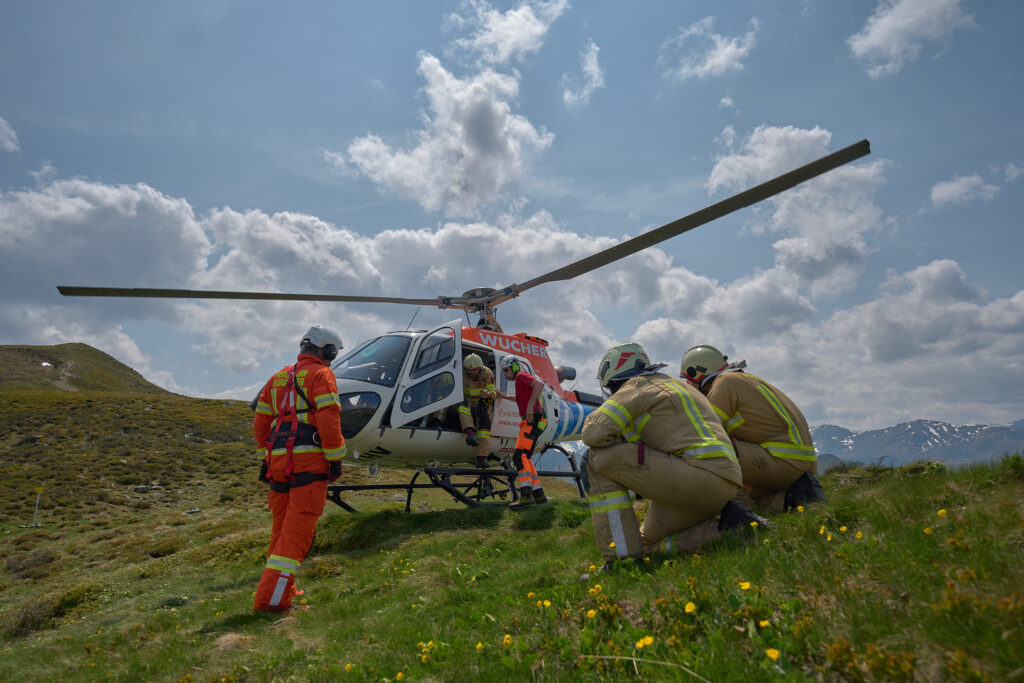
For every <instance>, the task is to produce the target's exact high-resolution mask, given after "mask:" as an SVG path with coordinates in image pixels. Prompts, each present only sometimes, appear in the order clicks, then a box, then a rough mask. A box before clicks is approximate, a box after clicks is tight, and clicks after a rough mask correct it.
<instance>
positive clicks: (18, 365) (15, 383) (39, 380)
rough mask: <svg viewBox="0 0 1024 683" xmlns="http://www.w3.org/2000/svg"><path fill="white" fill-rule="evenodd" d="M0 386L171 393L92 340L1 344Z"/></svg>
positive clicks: (9, 387)
mask: <svg viewBox="0 0 1024 683" xmlns="http://www.w3.org/2000/svg"><path fill="white" fill-rule="evenodd" d="M0 388H8V389H60V390H63V391H119V392H126V393H132V394H164V395H170V394H171V392H169V391H167V390H166V389H161V388H160V387H158V386H156V385H155V384H152V383H150V382H147V381H146V380H145V379H144V378H143V377H142V375H140V374H139V373H138V372H136V371H135V370H132V369H131V368H130V367H128V366H127V365H125V364H124V363H122V362H120V361H118V360H116V359H114V358H113V357H111V356H109V355H107V354H106V353H103V352H102V351H100V350H99V349H95V348H93V347H91V346H89V345H88V344H77V343H74V344H57V345H55V346H18V345H9V346H5V345H0Z"/></svg>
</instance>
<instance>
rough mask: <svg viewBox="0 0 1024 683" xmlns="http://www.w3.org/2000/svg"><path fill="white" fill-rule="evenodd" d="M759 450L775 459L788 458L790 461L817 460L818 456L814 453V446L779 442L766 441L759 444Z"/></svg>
mask: <svg viewBox="0 0 1024 683" xmlns="http://www.w3.org/2000/svg"><path fill="white" fill-rule="evenodd" d="M761 448H763V449H765V450H766V451H768V452H769V453H771V454H772V455H774V456H775V457H776V458H789V459H790V460H817V459H818V456H817V455H816V454H815V453H814V446H804V445H797V444H792V443H784V442H781V441H766V442H765V443H763V444H761Z"/></svg>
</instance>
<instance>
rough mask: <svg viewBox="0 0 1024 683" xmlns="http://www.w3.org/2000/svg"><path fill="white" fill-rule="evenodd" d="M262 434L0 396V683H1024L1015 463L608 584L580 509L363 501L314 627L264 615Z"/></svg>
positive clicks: (146, 406) (331, 544) (327, 529)
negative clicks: (260, 609)
mask: <svg viewBox="0 0 1024 683" xmlns="http://www.w3.org/2000/svg"><path fill="white" fill-rule="evenodd" d="M250 419H251V417H250V413H249V411H248V408H247V407H246V406H245V405H244V404H242V403H240V402H224V401H204V400H196V399H188V398H184V397H179V396H174V395H169V394H165V395H163V396H158V395H152V396H140V395H138V394H125V393H100V392H88V391H79V392H61V391H54V390H46V389H23V390H7V391H4V392H2V394H0V424H2V425H3V430H2V434H0V468H2V472H0V474H2V476H3V478H4V481H5V498H4V504H3V506H2V507H0V535H2V538H3V543H0V652H2V655H3V656H2V657H0V681H22V680H32V681H48V680H54V681H56V680H65V679H67V678H69V677H71V676H74V677H75V679H76V680H167V681H241V680H254V681H257V680H258V681H262V680H298V681H306V680H313V681H328V680H330V681H334V680H339V679H340V680H354V681H381V680H391V681H394V680H399V679H401V680H435V681H441V680H467V679H470V678H477V679H480V680H529V679H540V680H581V681H582V680H587V681H591V680H594V679H595V678H596V679H598V680H625V679H632V678H637V677H645V678H652V679H658V680H660V679H668V680H693V679H697V680H702V679H706V680H714V681H718V680H751V679H753V680H776V679H805V678H823V679H830V680H922V681H924V680H928V681H931V680H989V679H991V680H1006V679H1011V678H1014V677H1019V676H1021V675H1024V656H1022V655H1021V654H1020V653H1021V652H1024V596H1022V586H1024V565H1022V563H1021V548H1022V547H1024V523H1022V520H1024V502H1022V500H1024V499H1022V496H1021V493H1022V485H1024V462H1022V460H1021V458H1020V457H1019V456H1015V457H1012V458H1006V459H1004V460H1002V461H1000V462H999V463H996V464H991V465H984V466H974V467H970V468H966V469H962V470H957V471H948V470H946V469H945V468H944V467H942V466H941V465H928V464H920V465H916V464H915V465H912V466H907V467H903V468H898V469H880V468H875V467H860V468H857V469H855V470H841V469H840V470H838V471H836V472H833V473H830V474H829V475H827V476H826V477H824V478H823V483H824V486H825V488H826V491H827V493H828V495H829V497H830V501H829V503H827V504H825V505H820V506H816V507H811V508H808V509H807V510H805V511H803V512H800V513H791V514H788V515H783V516H778V517H776V518H774V526H773V528H772V529H770V530H764V529H751V530H750V531H749V532H746V533H745V534H744V535H742V536H739V537H730V538H727V539H723V540H721V541H719V542H717V543H716V544H714V545H713V546H710V547H708V548H706V549H704V550H703V551H702V552H701V553H699V554H694V555H687V556H684V557H664V556H651V557H649V558H644V559H643V560H641V561H640V562H638V563H636V564H623V565H621V566H619V567H618V568H617V571H616V572H614V573H611V574H601V573H598V572H596V571H594V569H593V568H592V566H591V565H592V563H596V564H599V562H598V552H597V550H596V548H595V547H594V541H593V535H592V528H591V524H590V521H589V513H588V511H587V508H586V505H585V504H584V503H583V502H582V501H580V500H578V499H574V498H573V497H572V496H571V494H570V491H569V490H568V489H567V488H561V489H558V491H559V495H558V497H557V500H556V502H555V503H554V504H552V505H548V506H543V507H539V508H536V509H532V510H528V511H526V512H525V513H521V514H519V515H516V514H514V513H510V512H507V511H506V510H504V509H494V508H488V509H476V510H470V509H465V508H462V507H454V505H453V504H450V499H447V498H446V496H443V495H439V494H427V495H424V494H421V493H417V497H416V499H415V500H416V501H418V502H425V503H427V506H428V511H427V512H419V513H414V514H410V515H406V514H404V513H402V512H401V503H399V502H395V501H394V500H392V499H391V494H390V493H379V492H363V493H360V494H357V495H354V496H352V497H351V499H352V501H353V502H354V503H355V504H356V506H357V507H359V508H360V510H362V511H361V512H360V513H358V514H349V513H346V512H344V511H342V510H341V509H339V508H337V507H335V506H333V505H331V504H328V509H327V510H326V512H325V514H324V517H323V518H322V519H321V523H320V527H319V531H318V534H317V538H316V541H315V542H314V546H313V549H312V552H311V554H310V557H309V558H308V559H307V561H306V562H305V563H304V565H303V568H302V570H301V571H300V575H299V584H300V586H301V587H303V588H304V589H305V591H306V593H305V596H304V599H305V600H307V601H308V602H309V603H310V604H311V605H312V609H309V610H307V611H300V612H294V613H290V614H286V615H262V614H255V613H253V612H252V610H251V604H252V596H253V591H254V589H255V586H256V582H257V581H258V577H259V574H260V571H261V568H262V564H263V561H264V553H265V543H266V539H267V536H268V532H269V524H270V517H269V513H267V512H266V511H265V510H264V509H263V505H262V502H263V501H264V496H265V489H264V488H263V487H262V486H261V485H259V484H258V483H257V482H256V481H255V474H256V469H257V468H256V465H255V462H254V458H253V449H252V446H251V443H250V440H249V439H250V437H249V425H250ZM386 476H388V477H391V478H393V479H396V480H397V479H399V478H400V477H401V476H403V473H399V472H387V474H386ZM345 478H346V480H347V481H350V482H351V481H366V476H365V474H364V472H363V470H362V468H360V467H358V466H354V465H350V466H349V467H348V469H347V470H346V474H345ZM37 487H42V489H43V493H42V494H41V496H40V510H39V522H40V523H41V525H42V526H41V527H39V528H27V526H26V525H28V524H30V522H31V521H32V515H33V509H34V504H35V501H36V493H35V489H36V488H37ZM138 487H148V490H146V491H145V492H142V491H136V489H137V488H138ZM552 488H555V487H552ZM637 509H638V510H639V511H640V512H641V513H642V512H643V509H644V503H643V502H639V503H637ZM583 575H588V576H586V577H585V578H584V577H583Z"/></svg>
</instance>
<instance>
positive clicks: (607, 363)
mask: <svg viewBox="0 0 1024 683" xmlns="http://www.w3.org/2000/svg"><path fill="white" fill-rule="evenodd" d="M650 365H651V360H650V358H648V357H647V354H646V353H645V352H644V349H643V347H642V346H640V345H639V344H637V343H636V342H631V341H626V342H622V343H621V344H616V345H615V346H613V347H612V348H610V349H608V352H607V353H606V354H604V358H602V359H601V364H600V365H599V366H598V367H597V381H598V382H599V383H600V384H601V388H602V389H609V385H610V384H611V383H612V382H621V381H623V380H627V379H629V378H630V377H633V376H635V375H637V374H639V373H640V371H642V370H646V369H647V368H649V367H650Z"/></svg>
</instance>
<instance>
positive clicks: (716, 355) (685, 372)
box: [679, 344, 729, 387]
mask: <svg viewBox="0 0 1024 683" xmlns="http://www.w3.org/2000/svg"><path fill="white" fill-rule="evenodd" d="M728 361H729V358H728V356H724V355H722V352H721V351H719V350H718V349H716V348H715V347H714V346H709V345H707V344H700V345H698V346H694V347H691V348H690V349H688V350H687V351H686V353H684V354H683V362H682V363H681V364H680V367H679V376H680V377H685V378H686V379H688V380H690V381H691V382H693V383H694V384H696V385H697V386H698V387H699V386H703V384H704V383H705V382H707V381H708V380H710V379H712V378H713V377H715V376H716V375H717V374H718V373H720V372H721V371H722V370H725V368H726V367H727V366H728V364H729V363H728Z"/></svg>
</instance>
